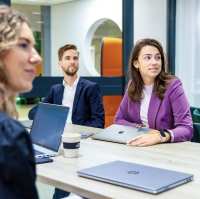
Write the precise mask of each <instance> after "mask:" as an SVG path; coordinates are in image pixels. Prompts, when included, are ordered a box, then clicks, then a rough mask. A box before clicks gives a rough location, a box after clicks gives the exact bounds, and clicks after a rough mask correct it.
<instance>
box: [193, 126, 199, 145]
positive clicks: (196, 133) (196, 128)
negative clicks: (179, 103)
mask: <svg viewBox="0 0 200 199" xmlns="http://www.w3.org/2000/svg"><path fill="white" fill-rule="evenodd" d="M191 141H192V142H198V143H200V123H193V137H192V140H191Z"/></svg>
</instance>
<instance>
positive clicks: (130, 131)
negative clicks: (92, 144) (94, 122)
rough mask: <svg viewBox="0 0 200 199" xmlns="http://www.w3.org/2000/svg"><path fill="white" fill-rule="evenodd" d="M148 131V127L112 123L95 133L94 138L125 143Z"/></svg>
mask: <svg viewBox="0 0 200 199" xmlns="http://www.w3.org/2000/svg"><path fill="white" fill-rule="evenodd" d="M148 131H149V129H148V128H135V127H130V126H124V125H119V124H112V125H111V126H109V127H107V128H105V129H103V130H102V131H101V132H100V133H97V134H95V135H93V136H92V138H93V139H96V140H102V141H109V142H117V143H122V144H125V143H127V141H129V140H130V139H132V138H134V137H136V136H139V135H141V134H144V133H147V132H148Z"/></svg>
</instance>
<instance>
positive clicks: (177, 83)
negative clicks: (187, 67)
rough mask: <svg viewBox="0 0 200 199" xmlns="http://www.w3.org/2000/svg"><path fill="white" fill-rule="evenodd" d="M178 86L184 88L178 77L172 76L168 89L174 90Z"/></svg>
mask: <svg viewBox="0 0 200 199" xmlns="http://www.w3.org/2000/svg"><path fill="white" fill-rule="evenodd" d="M178 86H182V82H181V80H180V79H179V78H178V77H176V76H171V78H170V80H168V86H167V89H174V88H176V87H178Z"/></svg>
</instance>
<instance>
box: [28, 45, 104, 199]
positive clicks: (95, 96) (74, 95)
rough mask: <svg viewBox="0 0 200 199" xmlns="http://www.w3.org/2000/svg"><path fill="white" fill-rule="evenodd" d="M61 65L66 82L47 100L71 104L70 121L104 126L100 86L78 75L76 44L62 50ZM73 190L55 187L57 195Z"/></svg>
mask: <svg viewBox="0 0 200 199" xmlns="http://www.w3.org/2000/svg"><path fill="white" fill-rule="evenodd" d="M58 57H59V66H60V67H61V69H62V71H63V74H64V79H63V84H56V85H54V86H52V87H51V89H50V92H49V94H48V95H47V96H46V97H45V99H44V100H43V102H45V103H51V104H60V105H61V104H62V105H64V106H68V107H69V114H68V118H67V123H72V124H78V125H85V126H92V127H99V128H103V127H104V108H103V103H102V96H101V92H100V88H99V86H98V85H97V84H96V83H94V82H91V81H88V80H86V79H83V78H81V77H79V76H78V75H77V71H78V69H79V52H78V51H77V47H76V46H75V45H73V44H66V45H65V46H63V47H61V48H60V49H59V51H58ZM36 110H37V106H35V107H34V108H33V109H31V110H30V112H29V115H28V116H29V119H33V118H34V115H35V113H36ZM68 195H69V192H65V191H62V190H60V189H57V188H56V189H55V193H54V196H53V199H59V198H63V197H66V196H68Z"/></svg>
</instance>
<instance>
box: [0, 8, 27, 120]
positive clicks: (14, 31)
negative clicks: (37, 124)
mask: <svg viewBox="0 0 200 199" xmlns="http://www.w3.org/2000/svg"><path fill="white" fill-rule="evenodd" d="M24 22H25V23H27V24H28V22H27V19H26V18H25V17H24V16H23V15H22V14H21V13H18V12H17V11H14V10H13V9H12V8H10V7H8V6H5V5H0V111H3V112H6V113H7V114H8V115H9V116H11V117H14V118H17V116H18V114H17V111H16V105H15V97H16V96H15V95H14V94H13V95H10V94H8V93H7V92H6V87H9V85H8V80H7V74H6V73H5V69H4V63H3V61H2V57H3V56H4V55H5V53H6V52H7V51H8V50H9V49H10V48H11V47H12V46H13V45H15V44H16V43H17V40H18V37H19V34H20V29H21V25H22V24H23V23H24Z"/></svg>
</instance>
